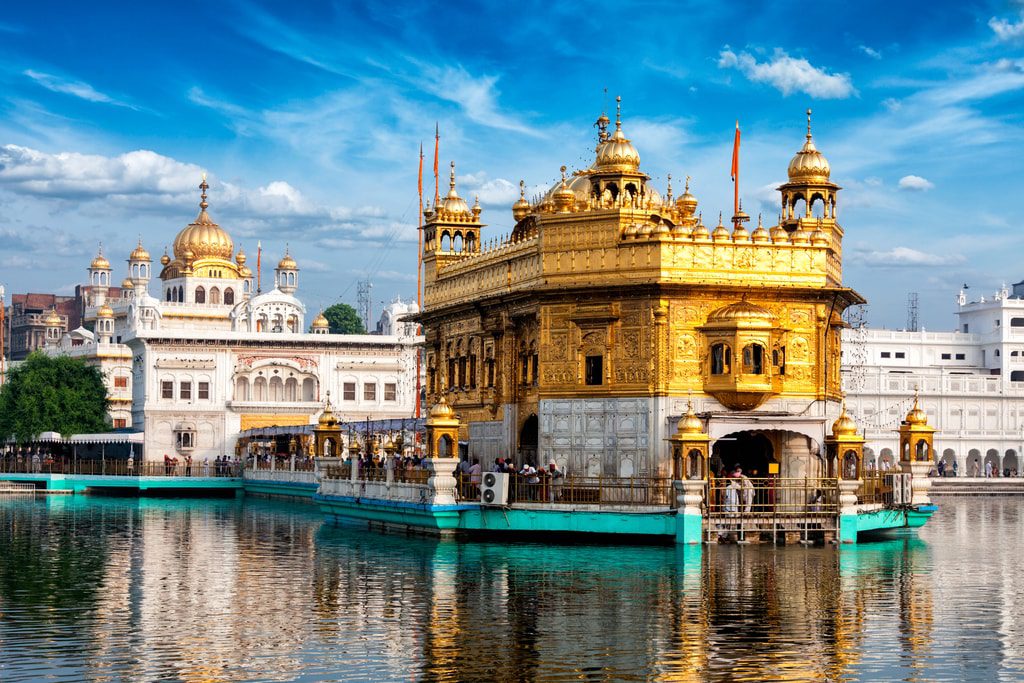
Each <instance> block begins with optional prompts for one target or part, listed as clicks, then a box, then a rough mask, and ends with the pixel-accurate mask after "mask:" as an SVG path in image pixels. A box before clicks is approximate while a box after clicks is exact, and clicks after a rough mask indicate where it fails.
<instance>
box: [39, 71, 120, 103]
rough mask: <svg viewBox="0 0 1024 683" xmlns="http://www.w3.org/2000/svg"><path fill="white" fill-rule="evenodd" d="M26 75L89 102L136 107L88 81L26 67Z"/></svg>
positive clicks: (47, 86) (51, 89)
mask: <svg viewBox="0 0 1024 683" xmlns="http://www.w3.org/2000/svg"><path fill="white" fill-rule="evenodd" d="M22 73H24V74H25V75H26V76H28V77H29V78H31V79H32V80H33V81H35V82H36V83H38V84H39V85H41V86H42V87H44V88H46V89H47V90H50V91H52V92H59V93H63V94H65V95H72V96H74V97H77V98H79V99H83V100H86V101H88V102H99V103H102V104H113V105H115V106H118V107H128V108H129V109H136V107H134V106H132V105H130V104H128V103H127V102H121V101H120V100H115V99H114V98H113V97H110V96H109V95H105V94H104V93H101V92H99V91H98V90H96V89H95V88H93V87H92V86H91V85H89V84H88V83H85V82H83V81H73V80H70V79H67V78H62V77H61V76H54V75H53V74H47V73H43V72H41V71H34V70H32V69H26V70H25V71H23V72H22Z"/></svg>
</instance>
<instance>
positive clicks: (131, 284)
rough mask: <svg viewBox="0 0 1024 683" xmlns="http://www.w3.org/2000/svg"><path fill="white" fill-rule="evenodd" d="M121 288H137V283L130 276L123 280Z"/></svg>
mask: <svg viewBox="0 0 1024 683" xmlns="http://www.w3.org/2000/svg"><path fill="white" fill-rule="evenodd" d="M121 289H135V283H134V282H132V281H131V279H130V278H125V279H123V280H121Z"/></svg>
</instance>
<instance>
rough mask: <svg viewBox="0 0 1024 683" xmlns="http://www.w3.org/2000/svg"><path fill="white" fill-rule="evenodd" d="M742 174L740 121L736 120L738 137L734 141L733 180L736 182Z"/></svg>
mask: <svg viewBox="0 0 1024 683" xmlns="http://www.w3.org/2000/svg"><path fill="white" fill-rule="evenodd" d="M739 174H740V122H739V121H736V137H735V138H734V139H733V142H732V173H731V176H732V181H733V182H734V183H735V182H736V178H737V177H738V176H739Z"/></svg>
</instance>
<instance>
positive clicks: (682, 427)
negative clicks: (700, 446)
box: [677, 403, 704, 435]
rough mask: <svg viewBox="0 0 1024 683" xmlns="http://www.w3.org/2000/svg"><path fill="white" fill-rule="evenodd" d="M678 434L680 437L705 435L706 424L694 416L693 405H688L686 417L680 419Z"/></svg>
mask: <svg viewBox="0 0 1024 683" xmlns="http://www.w3.org/2000/svg"><path fill="white" fill-rule="evenodd" d="M677 432H678V433H679V434H680V435H683V434H703V433H704V423H703V422H701V421H700V418H699V417H697V416H696V415H695V414H694V412H693V404H692V403H688V404H687V406H686V415H684V416H683V417H682V418H680V420H679V427H678V429H677Z"/></svg>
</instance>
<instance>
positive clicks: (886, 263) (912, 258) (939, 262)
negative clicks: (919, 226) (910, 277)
mask: <svg viewBox="0 0 1024 683" xmlns="http://www.w3.org/2000/svg"><path fill="white" fill-rule="evenodd" d="M852 257H853V260H854V261H857V262H858V263H862V264H864V265H866V266H874V267H882V268H885V267H890V266H950V265H955V264H958V263H963V261H964V257H963V256H962V255H960V254H949V255H945V256H940V255H939V254H929V253H927V252H923V251H918V250H917V249H911V248H910V247H893V248H892V249H888V250H886V251H869V250H860V251H856V250H855V251H854V252H853V253H852Z"/></svg>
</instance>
